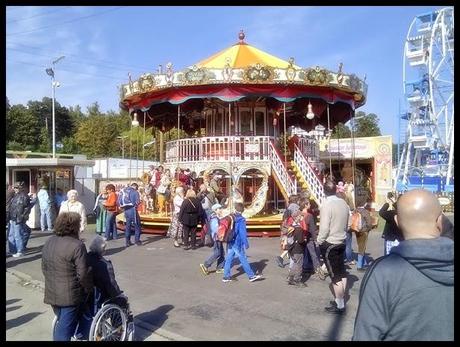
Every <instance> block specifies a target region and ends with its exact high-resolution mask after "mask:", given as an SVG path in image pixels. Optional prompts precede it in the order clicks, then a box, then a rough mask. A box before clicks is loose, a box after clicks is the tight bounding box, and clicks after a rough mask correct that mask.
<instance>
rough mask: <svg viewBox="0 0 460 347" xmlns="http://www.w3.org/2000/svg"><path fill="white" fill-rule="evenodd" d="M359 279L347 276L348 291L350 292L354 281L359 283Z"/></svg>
mask: <svg viewBox="0 0 460 347" xmlns="http://www.w3.org/2000/svg"><path fill="white" fill-rule="evenodd" d="M359 280H360V278H359V277H357V276H355V275H351V274H348V276H347V287H348V291H350V289H351V288H353V285H354V284H355V282H356V281H359Z"/></svg>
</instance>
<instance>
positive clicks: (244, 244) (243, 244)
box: [222, 203, 262, 282]
mask: <svg viewBox="0 0 460 347" xmlns="http://www.w3.org/2000/svg"><path fill="white" fill-rule="evenodd" d="M243 211H244V205H243V204H242V203H236V204H235V213H234V215H233V217H234V220H235V222H234V224H233V228H234V237H233V239H232V240H230V241H228V243H227V255H226V256H225V265H224V277H223V278H222V281H223V282H231V281H232V278H231V276H230V275H231V268H232V265H233V264H232V263H233V259H234V258H235V257H238V259H239V260H240V263H241V265H242V266H243V269H244V272H245V273H246V275H247V276H248V278H249V282H254V281H257V280H258V279H261V278H262V276H261V275H256V274H255V273H254V271H253V270H252V268H251V266H250V265H249V263H248V259H247V258H246V249H248V248H249V241H248V236H247V231H246V218H244V217H243V215H242V213H243Z"/></svg>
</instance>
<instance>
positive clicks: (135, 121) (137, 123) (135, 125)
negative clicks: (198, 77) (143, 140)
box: [131, 112, 139, 127]
mask: <svg viewBox="0 0 460 347" xmlns="http://www.w3.org/2000/svg"><path fill="white" fill-rule="evenodd" d="M131 125H132V126H133V127H138V126H139V121H138V120H137V112H134V119H133V120H132V122H131Z"/></svg>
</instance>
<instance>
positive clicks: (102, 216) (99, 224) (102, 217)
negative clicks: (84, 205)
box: [93, 189, 108, 235]
mask: <svg viewBox="0 0 460 347" xmlns="http://www.w3.org/2000/svg"><path fill="white" fill-rule="evenodd" d="M107 196H108V194H107V190H106V189H104V191H103V192H102V193H101V194H99V195H98V196H97V198H96V202H95V204H94V208H93V213H94V215H95V216H96V234H98V235H104V234H105V223H106V222H105V221H106V219H107V210H106V208H105V206H104V203H105V201H106V200H107Z"/></svg>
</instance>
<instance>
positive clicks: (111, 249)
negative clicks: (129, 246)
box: [104, 246, 125, 256]
mask: <svg viewBox="0 0 460 347" xmlns="http://www.w3.org/2000/svg"><path fill="white" fill-rule="evenodd" d="M124 249H125V246H121V247H116V248H109V249H108V250H106V251H105V253H104V256H109V255H113V254H116V253H118V252H121V251H123V250H124Z"/></svg>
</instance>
